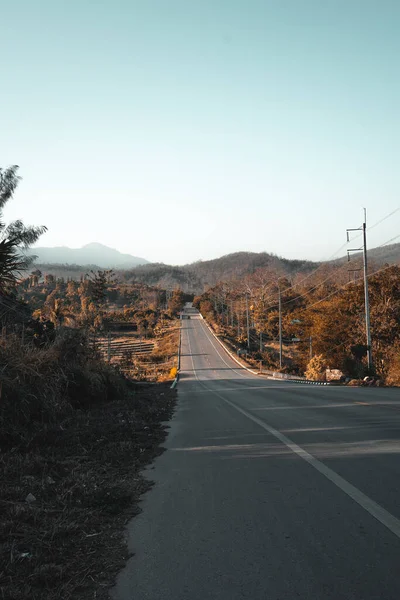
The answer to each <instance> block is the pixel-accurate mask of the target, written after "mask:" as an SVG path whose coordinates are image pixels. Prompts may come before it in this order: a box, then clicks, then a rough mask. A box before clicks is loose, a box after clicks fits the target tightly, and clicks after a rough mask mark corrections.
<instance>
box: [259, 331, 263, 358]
mask: <svg viewBox="0 0 400 600" xmlns="http://www.w3.org/2000/svg"><path fill="white" fill-rule="evenodd" d="M262 350H263V344H262V332H261V331H260V353H261V352H262Z"/></svg>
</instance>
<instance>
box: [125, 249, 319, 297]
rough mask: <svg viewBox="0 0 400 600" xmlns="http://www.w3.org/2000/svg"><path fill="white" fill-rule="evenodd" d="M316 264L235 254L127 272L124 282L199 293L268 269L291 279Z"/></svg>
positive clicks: (275, 257)
mask: <svg viewBox="0 0 400 600" xmlns="http://www.w3.org/2000/svg"><path fill="white" fill-rule="evenodd" d="M318 264H319V263H314V262H310V261H307V260H288V259H286V258H279V257H278V256H275V255H273V254H268V253H267V252H260V253H257V252H235V253H233V254H227V255H225V256H222V257H220V258H216V259H213V260H207V261H198V262H195V263H191V264H187V265H183V266H170V265H164V264H160V263H157V264H148V265H142V266H139V267H136V268H134V269H130V270H128V271H126V272H125V273H124V278H125V279H126V280H127V281H131V282H140V283H146V284H147V285H160V286H161V287H163V288H165V289H173V288H174V287H176V286H179V287H181V288H182V289H183V290H184V291H186V292H193V293H196V294H198V293H201V292H203V291H204V289H205V288H207V287H209V286H213V285H215V284H217V283H218V282H219V281H226V282H227V281H231V280H234V279H240V278H242V277H245V276H246V275H251V274H253V273H255V272H256V271H257V270H258V269H268V270H270V271H274V272H277V273H282V274H285V275H288V276H293V275H295V274H297V273H308V272H309V271H311V270H313V269H315V268H316V267H317V266H318Z"/></svg>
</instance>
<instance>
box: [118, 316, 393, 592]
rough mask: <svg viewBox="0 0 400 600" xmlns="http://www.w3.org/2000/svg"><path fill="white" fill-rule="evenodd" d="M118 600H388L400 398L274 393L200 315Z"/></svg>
mask: <svg viewBox="0 0 400 600" xmlns="http://www.w3.org/2000/svg"><path fill="white" fill-rule="evenodd" d="M182 326H183V331H182V376H181V380H180V383H179V388H178V389H179V391H178V396H179V405H178V409H177V411H176V414H175V417H174V419H173V421H172V425H171V431H170V435H169V437H168V443H167V449H168V451H167V452H165V453H164V454H163V455H162V456H161V457H160V458H159V459H157V461H156V462H155V464H154V466H153V468H152V469H151V470H150V471H149V477H150V478H151V479H153V480H155V482H156V483H155V486H154V488H153V489H152V491H151V492H149V493H148V494H147V495H146V496H145V498H144V500H143V502H142V508H143V512H142V513H141V514H140V515H139V516H138V517H136V518H135V519H134V520H133V521H132V522H131V524H130V526H129V545H130V548H131V550H132V551H133V552H134V553H135V555H134V557H133V558H132V559H131V560H130V561H129V563H128V565H127V567H126V568H125V569H124V571H123V572H122V573H121V574H120V576H119V578H118V582H117V586H116V588H115V589H114V590H113V597H114V598H115V599H116V600H209V599H213V600H214V599H215V600H236V599H246V600H292V599H298V598H300V599H304V600H305V599H310V600H319V599H321V600H322V599H325V598H327V599H333V600H340V599H346V600H353V599H357V600H373V599H374V600H375V599H378V598H379V599H384V600H398V599H399V598H400V578H399V575H398V572H397V571H398V565H399V561H400V520H399V519H400V501H399V491H400V461H399V453H400V441H399V438H400V394H399V392H398V390H394V389H382V388H380V389H361V388H360V389H354V388H353V389H351V388H335V387H314V386H309V387H308V386H304V385H297V384H292V383H287V382H280V381H270V380H266V379H263V378H259V377H257V376H253V375H251V374H250V373H249V372H247V371H246V370H244V369H242V368H241V367H239V366H238V365H237V364H236V363H235V362H234V361H233V360H232V359H231V358H230V357H229V356H228V355H227V354H226V352H225V351H224V350H223V349H222V347H221V346H220V344H219V342H218V341H217V340H216V339H215V338H214V337H213V336H212V335H211V333H210V332H209V330H208V328H207V326H206V324H205V322H204V321H202V320H201V319H200V317H198V316H192V318H191V319H190V320H184V321H183V322H182Z"/></svg>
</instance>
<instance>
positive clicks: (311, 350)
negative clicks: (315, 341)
mask: <svg viewBox="0 0 400 600" xmlns="http://www.w3.org/2000/svg"><path fill="white" fill-rule="evenodd" d="M311 359H312V337H311V335H310V360H311Z"/></svg>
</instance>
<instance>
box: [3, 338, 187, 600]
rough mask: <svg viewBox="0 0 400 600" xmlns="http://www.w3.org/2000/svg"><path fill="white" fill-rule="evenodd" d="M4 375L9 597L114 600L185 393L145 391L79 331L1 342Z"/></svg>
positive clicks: (160, 387) (5, 558) (6, 599)
mask: <svg viewBox="0 0 400 600" xmlns="http://www.w3.org/2000/svg"><path fill="white" fill-rule="evenodd" d="M0 369H1V371H0V373H1V403H0V444H1V446H0V468H1V478H0V511H1V513H0V540H1V543H0V565H1V566H0V598H1V599H2V600H11V599H12V600H22V599H26V598H29V599H33V600H35V599H40V600H53V599H56V598H57V599H59V598H62V599H63V600H69V599H72V598H74V599H77V598H79V599H82V600H85V599H86V598H87V599H89V598H92V599H93V598H101V597H102V596H103V597H104V598H105V597H107V589H108V587H109V585H111V583H112V579H113V576H114V574H115V573H116V572H117V571H118V570H119V569H120V568H121V566H122V565H123V564H124V562H125V560H126V558H127V555H126V547H125V544H124V541H123V533H122V530H123V527H124V524H125V523H126V520H127V519H128V518H129V517H130V516H132V515H133V514H134V513H135V512H136V511H137V504H136V500H137V499H138V497H139V496H140V494H141V493H142V492H143V491H144V490H145V489H147V488H148V485H149V484H148V483H147V482H146V481H144V480H143V479H142V477H141V476H140V474H139V470H140V469H141V468H142V466H143V465H144V464H146V463H147V462H149V461H150V460H151V459H152V458H153V457H154V456H155V455H156V454H157V453H159V452H160V449H159V443H160V442H161V441H162V440H163V439H164V437H165V428H164V426H163V425H162V422H163V421H165V420H166V419H168V418H169V416H170V415H171V412H172V410H173V405H174V402H175V394H176V392H175V391H172V390H170V389H169V386H166V385H162V384H160V385H158V386H148V387H145V388H144V389H143V387H141V388H140V391H138V389H139V388H138V386H137V385H135V384H134V383H132V382H129V381H128V380H127V379H125V378H124V377H123V376H121V375H120V374H119V373H118V372H117V371H116V370H115V369H113V368H112V367H111V366H109V365H107V364H105V363H104V362H102V361H101V360H99V358H98V357H96V356H95V355H94V354H93V350H92V349H91V348H90V345H89V344H88V341H87V338H86V337H85V335H84V334H83V333H82V332H80V331H77V330H69V329H64V330H60V331H58V333H57V336H56V338H55V340H54V342H52V343H51V344H47V345H44V346H43V347H40V348H38V347H35V346H34V345H33V344H23V343H21V340H19V339H18V338H17V337H12V336H10V337H8V338H6V339H5V340H1V341H0Z"/></svg>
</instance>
